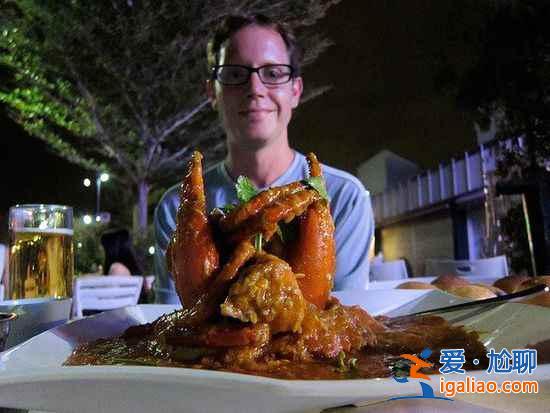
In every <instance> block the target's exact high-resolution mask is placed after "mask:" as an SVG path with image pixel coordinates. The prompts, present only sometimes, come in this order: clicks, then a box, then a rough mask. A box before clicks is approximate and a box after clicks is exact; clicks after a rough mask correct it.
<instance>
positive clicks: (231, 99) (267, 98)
mask: <svg viewBox="0 0 550 413" xmlns="http://www.w3.org/2000/svg"><path fill="white" fill-rule="evenodd" d="M289 63H290V62H289V56H288V52H287V48H286V45H285V43H284V40H283V38H282V37H281V35H280V34H279V33H277V32H276V31H274V30H273V29H270V28H267V27H260V26H247V27H244V28H242V29H241V30H239V31H238V32H236V33H235V34H234V35H233V36H232V37H231V38H230V39H229V41H228V42H226V44H225V45H224V46H222V49H221V53H220V62H219V64H234V65H244V66H249V67H253V68H257V67H260V66H263V65H267V64H289ZM207 92H208V96H209V97H210V99H211V101H212V105H213V107H214V108H216V109H217V110H218V112H219V114H220V117H221V120H222V123H223V126H224V129H225V131H226V133H227V138H228V140H229V143H232V142H234V143H239V144H244V145H247V146H250V147H251V148H258V147H262V146H265V144H266V143H270V142H274V141H276V140H279V139H286V138H287V126H288V122H289V121H290V118H291V116H292V109H293V108H295V107H296V106H298V102H299V100H300V96H301V94H302V79H301V78H295V79H293V80H291V81H290V82H288V83H284V84H282V85H264V84H263V83H262V81H261V80H260V78H259V77H258V73H252V75H251V76H250V80H249V81H248V82H247V83H246V84H244V85H239V86H225V85H221V84H220V83H219V82H217V81H209V82H208V84H207Z"/></svg>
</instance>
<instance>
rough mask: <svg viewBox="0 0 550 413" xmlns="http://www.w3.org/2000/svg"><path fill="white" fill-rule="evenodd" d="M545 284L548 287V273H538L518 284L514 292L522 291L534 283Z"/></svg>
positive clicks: (549, 277)
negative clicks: (536, 275)
mask: <svg viewBox="0 0 550 413" xmlns="http://www.w3.org/2000/svg"><path fill="white" fill-rule="evenodd" d="M539 284H545V285H547V286H548V287H550V275H539V276H538V277H528V279H527V280H525V281H523V282H522V283H521V284H519V285H518V286H517V287H516V289H515V290H514V292H517V291H522V290H525V289H527V288H531V287H534V286H535V285H539Z"/></svg>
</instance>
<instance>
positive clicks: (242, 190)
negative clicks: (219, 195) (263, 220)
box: [235, 175, 260, 203]
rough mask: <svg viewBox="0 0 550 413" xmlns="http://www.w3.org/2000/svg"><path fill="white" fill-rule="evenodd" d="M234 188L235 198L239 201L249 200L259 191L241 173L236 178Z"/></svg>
mask: <svg viewBox="0 0 550 413" xmlns="http://www.w3.org/2000/svg"><path fill="white" fill-rule="evenodd" d="M235 189H236V190H237V198H238V199H239V202H241V203H245V202H248V201H250V200H251V199H252V198H254V197H255V196H256V195H257V194H258V193H259V192H260V191H258V188H256V186H255V185H254V184H253V183H252V181H251V180H250V179H248V178H247V177H246V176H242V175H241V176H239V177H238V178H237V184H236V185H235Z"/></svg>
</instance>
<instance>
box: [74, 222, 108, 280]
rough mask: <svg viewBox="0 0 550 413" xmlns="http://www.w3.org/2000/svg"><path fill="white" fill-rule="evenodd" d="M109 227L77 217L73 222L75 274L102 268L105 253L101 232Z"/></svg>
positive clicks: (92, 271)
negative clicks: (86, 221)
mask: <svg viewBox="0 0 550 413" xmlns="http://www.w3.org/2000/svg"><path fill="white" fill-rule="evenodd" d="M106 229H107V227H106V225H104V224H96V223H92V224H88V225H86V224H84V222H83V221H82V219H75V221H74V224H73V230H74V236H73V243H74V252H75V260H74V261H75V263H74V265H75V274H76V275H80V274H90V273H96V272H98V271H101V270H100V267H99V266H100V265H101V266H102V265H103V263H104V262H105V253H104V251H103V247H102V246H101V242H100V238H101V234H102V233H103V232H104V231H105V230H106Z"/></svg>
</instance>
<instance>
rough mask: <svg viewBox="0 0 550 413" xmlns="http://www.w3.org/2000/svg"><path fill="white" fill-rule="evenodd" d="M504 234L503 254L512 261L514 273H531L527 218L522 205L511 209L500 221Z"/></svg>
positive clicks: (511, 265)
mask: <svg viewBox="0 0 550 413" xmlns="http://www.w3.org/2000/svg"><path fill="white" fill-rule="evenodd" d="M500 225H501V229H502V234H503V246H504V251H503V253H504V254H505V255H506V256H507V257H508V258H509V260H510V267H511V268H512V273H514V274H521V273H530V272H531V270H530V268H531V261H530V256H529V241H528V239H527V232H526V231H525V216H524V214H523V207H522V205H521V204H519V205H516V206H514V207H512V208H510V209H509V210H508V212H507V214H506V215H505V216H504V217H503V218H502V219H501V221H500Z"/></svg>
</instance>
